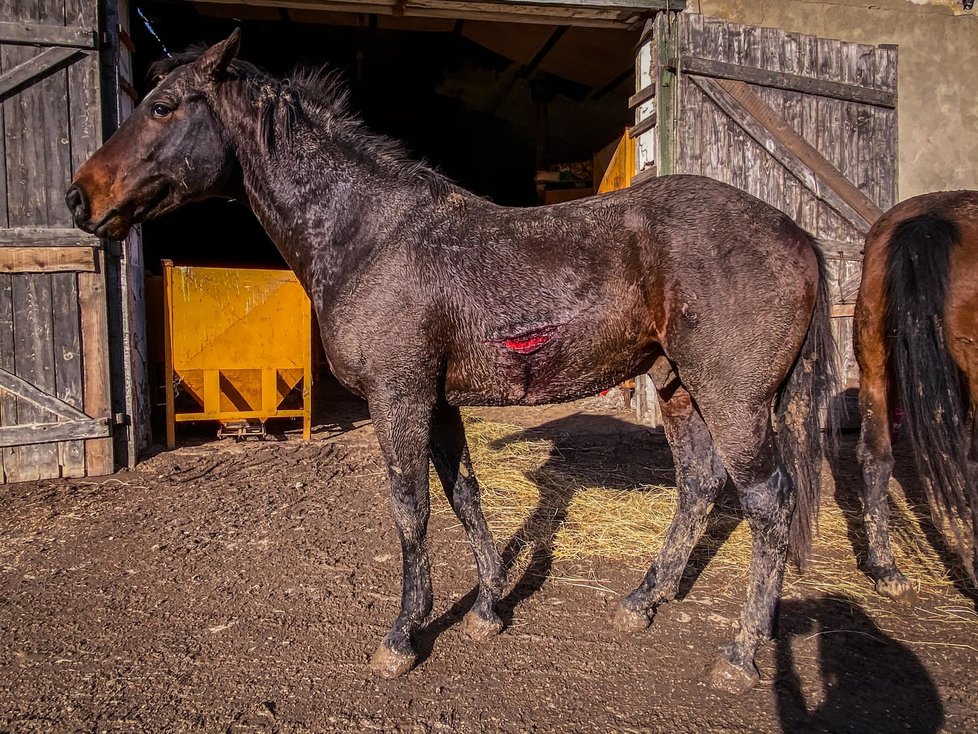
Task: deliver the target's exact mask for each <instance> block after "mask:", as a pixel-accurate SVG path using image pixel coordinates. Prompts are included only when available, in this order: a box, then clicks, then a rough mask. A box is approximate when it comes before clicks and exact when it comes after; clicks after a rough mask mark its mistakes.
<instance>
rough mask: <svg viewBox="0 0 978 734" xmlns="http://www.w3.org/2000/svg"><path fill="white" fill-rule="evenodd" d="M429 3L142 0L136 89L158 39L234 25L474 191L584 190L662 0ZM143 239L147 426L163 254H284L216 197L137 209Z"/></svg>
mask: <svg viewBox="0 0 978 734" xmlns="http://www.w3.org/2000/svg"><path fill="white" fill-rule="evenodd" d="M272 5H274V7H272ZM428 5H430V4H426V7H425V8H420V7H414V6H412V5H411V4H410V3H408V4H407V6H404V7H402V9H403V11H404V12H399V13H398V14H396V15H395V14H392V13H393V10H392V8H387V7H385V6H378V7H377V8H376V9H375V10H376V12H363V8H362V7H357V8H352V9H351V7H350V6H348V5H345V4H342V3H332V2H319V3H307V2H288V3H280V2H275V3H269V4H268V5H264V4H261V3H250V2H249V3H248V4H247V5H244V4H234V3H224V2H217V3H214V2H210V3H204V2H172V1H171V2H159V1H154V0H144V1H141V2H138V3H136V4H135V5H134V6H133V11H134V12H131V13H130V17H129V25H130V31H129V35H130V37H131V39H132V46H133V48H134V49H135V51H134V54H133V64H132V79H131V84H132V87H133V91H134V92H135V95H134V96H136V97H139V98H141V96H142V95H143V94H144V93H145V92H146V91H147V90H148V88H149V81H148V78H147V72H148V68H149V65H150V64H151V63H152V62H153V61H155V60H156V59H157V58H159V57H160V56H161V55H163V54H164V53H166V52H167V51H170V52H173V51H179V50H182V49H184V48H186V47H187V46H189V45H191V44H194V43H199V42H201V41H202V40H204V41H207V42H214V41H216V40H219V39H221V38H224V37H225V36H226V35H227V34H228V33H229V32H230V30H231V29H233V28H235V27H240V28H241V29H242V35H243V49H242V54H241V55H242V58H244V59H246V60H248V61H251V62H253V63H256V64H258V65H259V66H262V67H264V68H266V69H268V70H269V71H271V72H272V73H276V74H282V75H287V74H288V73H289V72H290V71H291V70H292V68H294V67H295V66H296V65H297V64H298V65H303V66H309V67H322V66H327V67H329V68H331V69H335V70H337V71H338V72H339V73H340V74H341V75H342V76H343V78H344V79H345V80H346V83H347V85H348V87H349V90H350V94H351V98H352V100H351V101H352V107H353V109H355V110H357V111H358V112H359V113H360V114H361V115H362V117H363V119H364V120H365V122H366V123H367V125H368V126H369V127H370V128H371V129H373V130H374V131H377V132H380V133H382V134H385V135H388V136H390V137H392V138H395V139H397V140H400V141H402V142H403V143H404V144H405V146H406V147H407V148H408V149H409V150H410V151H411V153H412V154H413V156H414V157H418V158H424V159H425V160H427V161H428V162H429V163H431V164H433V165H435V166H436V167H437V168H439V169H440V170H442V171H443V172H444V173H446V174H447V175H448V176H450V177H451V178H452V179H453V180H455V181H457V182H458V183H459V184H461V185H462V186H464V187H466V188H468V189H470V190H472V191H474V192H476V193H478V194H480V195H482V196H486V197H488V198H490V199H492V200H493V201H496V202H497V203H500V204H505V205H511V206H531V205H536V204H544V203H556V202H560V201H566V200H569V199H572V198H577V197H581V196H587V195H590V194H592V193H594V191H595V189H596V187H597V185H598V183H599V181H600V178H601V176H602V174H603V173H604V171H605V169H606V168H607V167H608V163H609V160H610V157H611V154H612V153H613V152H614V150H615V149H616V147H617V145H618V142H619V140H620V139H621V138H622V136H623V134H624V130H625V128H626V127H627V126H629V125H630V124H631V122H632V120H633V118H634V115H633V114H632V113H631V112H630V101H629V100H630V97H632V96H633V94H634V91H635V49H636V47H637V46H638V44H639V41H640V39H641V35H642V29H643V26H644V24H645V22H646V20H647V18H648V17H650V16H651V12H650V11H652V10H655V9H656V8H657V7H666V5H667V3H666V2H647V1H644V0H643V1H641V2H635V3H623V2H615V3H606V2H603V1H599V2H595V3H592V4H585V5H583V6H579V7H575V8H573V9H568V8H566V7H560V6H554V5H551V4H549V3H546V2H544V3H522V2H520V3H498V4H496V5H491V4H482V3H479V4H475V3H445V4H444V7H441V6H439V7H429V6H428ZM671 5H672V7H673V8H679V7H680V6H681V5H682V3H677V2H672V3H671ZM636 6H637V7H636ZM369 9H371V10H374V8H373V7H372V6H371V8H369ZM356 11H359V12H356ZM142 251H143V253H144V260H145V268H146V273H147V276H148V280H147V283H148V288H147V311H148V320H147V324H146V326H147V337H148V345H149V349H148V358H149V365H148V367H149V369H148V371H147V377H148V382H149V383H150V385H149V389H150V394H151V396H152V397H151V403H152V413H153V423H154V426H155V429H156V430H154V435H155V436H156V437H159V436H160V435H162V433H163V431H162V422H161V417H162V416H161V413H162V410H161V409H162V406H163V404H164V402H165V391H163V388H164V385H163V381H162V380H161V379H160V375H161V374H162V373H163V369H162V365H163V359H162V356H161V349H160V340H161V339H162V336H163V325H162V324H161V317H160V314H161V309H160V308H158V307H157V305H156V304H158V303H159V302H160V300H161V299H160V295H159V290H160V278H159V276H160V275H161V271H162V263H163V262H164V261H173V262H175V263H177V264H182V265H210V266H224V267H262V266H270V267H276V266H282V267H284V263H283V262H282V260H281V259H280V257H279V255H278V253H277V251H276V249H275V247H274V245H272V243H271V242H270V241H269V240H268V239H267V237H266V236H265V234H264V232H263V231H262V229H261V227H260V226H259V225H258V223H257V221H256V220H255V218H254V217H253V215H252V214H251V213H250V212H249V211H248V210H247V209H246V208H245V207H244V206H242V205H240V204H234V203H228V202H218V201H214V202H206V203H203V204H200V205H196V206H192V207H188V208H186V209H184V210H181V211H179V212H176V213H174V214H172V215H170V216H167V217H164V218H162V219H160V220H158V221H155V222H151V223H147V224H146V225H144V226H143V228H142ZM154 301H155V302H156V303H154ZM323 377H324V380H328V379H329V378H328V375H325V374H324V376H323Z"/></svg>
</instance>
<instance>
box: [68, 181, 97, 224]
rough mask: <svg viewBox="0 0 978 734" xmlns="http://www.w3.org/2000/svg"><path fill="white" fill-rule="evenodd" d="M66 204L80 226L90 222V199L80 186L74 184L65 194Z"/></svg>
mask: <svg viewBox="0 0 978 734" xmlns="http://www.w3.org/2000/svg"><path fill="white" fill-rule="evenodd" d="M65 204H67V205H68V209H69V210H70V211H71V214H72V216H74V218H75V221H76V222H78V223H79V224H80V223H82V222H85V221H87V220H88V216H89V214H90V213H91V212H90V211H89V207H88V197H87V196H85V191H84V190H83V189H82V188H81V186H79V185H78V184H72V185H71V186H69V187H68V190H67V191H66V192H65Z"/></svg>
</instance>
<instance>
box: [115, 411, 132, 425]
mask: <svg viewBox="0 0 978 734" xmlns="http://www.w3.org/2000/svg"><path fill="white" fill-rule="evenodd" d="M131 423H132V418H131V417H130V415H129V414H128V413H113V414H112V425H114V426H128V425H130V424H131Z"/></svg>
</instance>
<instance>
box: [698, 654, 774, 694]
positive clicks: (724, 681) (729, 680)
mask: <svg viewBox="0 0 978 734" xmlns="http://www.w3.org/2000/svg"><path fill="white" fill-rule="evenodd" d="M747 665H748V666H749V667H746V668H742V667H741V666H739V665H734V664H733V663H731V662H730V661H729V660H727V659H726V658H725V657H723V656H722V655H721V656H720V657H719V658H717V660H716V662H714V663H713V665H711V666H710V668H709V669H708V670H707V671H706V684H707V685H708V686H710V687H711V688H716V689H717V690H720V691H725V692H726V693H732V694H733V695H735V696H739V695H741V694H742V693H746V692H747V691H749V690H750V689H751V688H753V687H754V686H755V685H757V682H758V681H759V680H760V679H761V676H760V674H758V672H757V668H755V667H754V663H748V664H747Z"/></svg>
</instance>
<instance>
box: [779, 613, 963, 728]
mask: <svg viewBox="0 0 978 734" xmlns="http://www.w3.org/2000/svg"><path fill="white" fill-rule="evenodd" d="M813 639H814V640H815V647H816V650H815V655H814V657H815V661H814V663H815V665H816V666H817V669H818V679H817V681H816V682H812V681H805V680H803V679H802V677H801V676H800V675H799V672H798V670H799V668H800V667H802V666H800V665H799V661H800V659H801V658H803V657H809V656H810V655H811V652H810V647H811V645H810V642H811V640H813ZM775 667H776V671H775V683H774V691H775V697H776V705H777V711H778V717H779V719H780V722H781V728H782V731H786V732H801V731H811V732H882V731H905V732H914V733H917V734H929V733H930V732H936V731H939V730H940V729H941V727H942V725H943V723H944V707H943V705H942V703H941V699H940V695H939V693H938V690H937V687H936V685H935V684H934V681H933V680H932V678H931V677H930V674H929V673H928V672H927V670H926V669H925V668H924V666H923V664H922V663H921V662H920V660H919V659H918V658H917V657H916V655H914V653H913V652H911V650H910V649H909V648H908V647H907V646H906V645H903V644H901V643H899V642H897V641H896V640H894V639H893V638H891V637H889V636H888V635H887V634H886V633H885V632H883V631H882V630H881V629H880V628H879V627H877V626H876V624H875V622H873V620H872V619H870V617H869V616H868V615H867V614H866V613H865V612H864V611H863V610H862V609H861V608H860V607H859V606H858V605H856V604H854V603H853V602H851V601H850V600H848V599H844V598H841V597H836V596H826V597H822V598H819V599H806V600H801V599H798V600H795V599H792V600H783V601H782V602H781V608H780V624H779V634H778V638H777V640H776V642H775Z"/></svg>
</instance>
